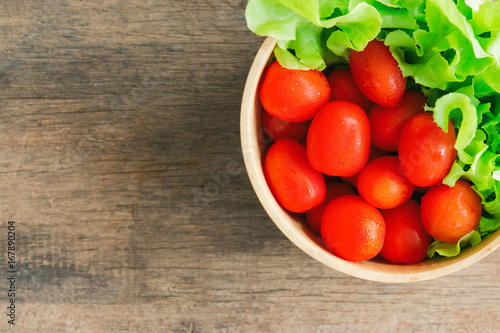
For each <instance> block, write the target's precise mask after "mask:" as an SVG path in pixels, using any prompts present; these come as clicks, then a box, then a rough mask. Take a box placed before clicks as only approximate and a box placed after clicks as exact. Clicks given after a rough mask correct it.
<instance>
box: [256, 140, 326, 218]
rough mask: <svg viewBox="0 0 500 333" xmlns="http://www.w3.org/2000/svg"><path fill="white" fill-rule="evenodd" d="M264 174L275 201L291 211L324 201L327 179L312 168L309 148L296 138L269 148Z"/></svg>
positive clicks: (298, 210)
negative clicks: (307, 151)
mask: <svg viewBox="0 0 500 333" xmlns="http://www.w3.org/2000/svg"><path fill="white" fill-rule="evenodd" d="M264 175H265V177H266V180H267V184H268V185H269V188H270V189H271V192H272V193H273V195H274V197H275V198H276V200H277V201H278V202H279V203H280V204H281V205H282V206H283V207H284V208H286V209H288V210H289V211H291V212H294V213H304V212H307V211H308V210H310V209H312V208H314V207H317V206H319V205H320V204H321V203H322V202H323V200H325V196H326V184H325V179H324V178H323V175H322V174H321V173H319V172H318V171H316V170H314V169H313V168H312V167H311V165H310V164H309V162H308V160H307V153H306V148H305V147H304V146H302V145H301V144H300V143H299V142H298V141H296V140H290V139H281V140H279V141H277V142H275V143H274V144H273V145H272V146H271V148H269V151H268V152H267V155H266V158H265V161H264Z"/></svg>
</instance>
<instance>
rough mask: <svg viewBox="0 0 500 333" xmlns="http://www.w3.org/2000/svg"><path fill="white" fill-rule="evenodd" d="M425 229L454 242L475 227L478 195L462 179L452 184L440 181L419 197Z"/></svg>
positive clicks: (436, 237) (432, 234) (446, 241)
mask: <svg viewBox="0 0 500 333" xmlns="http://www.w3.org/2000/svg"><path fill="white" fill-rule="evenodd" d="M420 211H421V214H422V223H423V225H424V228H425V230H427V232H428V233H429V234H430V235H431V236H432V237H434V238H435V239H437V240H439V241H441V242H444V243H456V242H458V241H459V240H460V238H462V237H463V236H465V235H466V234H468V233H469V232H471V231H472V230H475V229H476V228H477V225H478V224H479V220H480V219H481V212H482V206H481V197H480V196H479V195H478V194H477V193H476V191H474V189H472V187H471V186H470V184H469V183H467V182H466V181H465V180H461V179H460V180H458V181H457V182H456V183H455V185H454V186H452V187H449V186H448V185H444V184H440V185H436V186H434V187H432V188H431V189H430V190H429V191H427V193H426V194H425V195H424V196H423V197H422V202H421V206H420Z"/></svg>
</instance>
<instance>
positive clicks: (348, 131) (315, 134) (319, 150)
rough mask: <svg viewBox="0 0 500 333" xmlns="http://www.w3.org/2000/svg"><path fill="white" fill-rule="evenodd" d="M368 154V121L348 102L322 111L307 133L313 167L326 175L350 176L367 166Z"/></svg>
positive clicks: (361, 111)
mask: <svg viewBox="0 0 500 333" xmlns="http://www.w3.org/2000/svg"><path fill="white" fill-rule="evenodd" d="M369 154H370V122H369V121H368V116H367V115H366V113H365V112H364V111H363V109H362V108H361V107H360V106H358V105H356V104H354V103H352V102H347V101H333V102H330V103H328V104H326V105H325V106H323V107H322V108H321V110H320V111H319V112H318V114H317V115H316V116H315V117H314V119H313V121H312V122H311V126H310V127H309V131H308V133H307V157H308V158H309V162H310V163H311V165H312V167H313V168H314V169H316V170H318V171H320V172H323V173H325V174H327V175H329V176H341V177H349V176H353V175H355V174H357V173H358V172H359V171H361V169H362V168H363V167H364V166H365V165H366V162H367V161H368V155H369Z"/></svg>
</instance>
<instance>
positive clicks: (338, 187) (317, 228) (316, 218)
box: [306, 182, 356, 234]
mask: <svg viewBox="0 0 500 333" xmlns="http://www.w3.org/2000/svg"><path fill="white" fill-rule="evenodd" d="M346 194H352V195H355V194H356V192H355V191H354V190H353V189H352V188H351V187H349V186H347V185H346V184H344V183H339V182H331V183H327V184H326V198H325V201H323V203H322V204H321V205H319V206H318V207H316V208H314V209H312V210H311V211H309V212H307V213H306V219H307V224H308V225H309V227H310V228H311V229H312V230H313V231H314V232H315V233H317V234H320V233H321V216H322V215H323V211H324V210H325V207H326V206H327V205H328V204H329V203H330V202H331V201H332V200H333V199H335V198H338V197H340V196H342V195H346Z"/></svg>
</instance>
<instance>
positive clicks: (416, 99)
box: [368, 90, 427, 151]
mask: <svg viewBox="0 0 500 333" xmlns="http://www.w3.org/2000/svg"><path fill="white" fill-rule="evenodd" d="M425 104H427V99H426V98H425V96H424V95H423V94H422V93H420V92H418V91H412V90H407V91H406V92H405V93H404V95H403V97H402V98H401V100H399V102H398V103H397V104H396V105H395V106H393V107H388V106H381V105H377V104H375V105H374V106H373V107H372V108H371V109H370V111H369V113H368V118H369V119H370V125H371V129H372V143H373V144H374V145H375V146H377V147H379V148H380V149H383V150H387V151H398V144H399V138H400V137H401V132H402V131H403V127H404V125H405V124H406V122H407V121H408V120H409V119H410V118H411V117H413V116H414V115H416V114H417V113H421V112H424V111H425V110H424V106H425Z"/></svg>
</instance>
